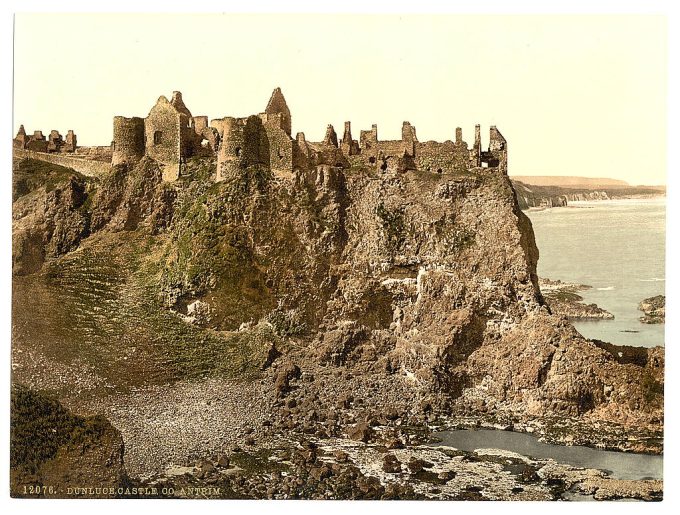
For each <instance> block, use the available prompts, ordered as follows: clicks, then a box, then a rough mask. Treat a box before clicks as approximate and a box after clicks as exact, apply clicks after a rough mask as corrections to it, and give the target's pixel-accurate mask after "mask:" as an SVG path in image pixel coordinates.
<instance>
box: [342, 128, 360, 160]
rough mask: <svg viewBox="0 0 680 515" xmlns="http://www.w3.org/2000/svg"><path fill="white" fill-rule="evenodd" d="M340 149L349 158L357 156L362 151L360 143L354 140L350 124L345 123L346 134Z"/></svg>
mask: <svg viewBox="0 0 680 515" xmlns="http://www.w3.org/2000/svg"><path fill="white" fill-rule="evenodd" d="M340 148H341V150H342V152H343V154H345V155H347V156H355V155H357V154H359V152H360V151H361V150H360V149H359V143H358V142H357V141H356V140H353V139H352V124H351V123H350V122H345V132H344V133H343V135H342V145H340Z"/></svg>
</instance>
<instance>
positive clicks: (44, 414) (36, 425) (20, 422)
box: [10, 385, 110, 473]
mask: <svg viewBox="0 0 680 515" xmlns="http://www.w3.org/2000/svg"><path fill="white" fill-rule="evenodd" d="M10 406H11V407H10V467H12V468H17V467H22V468H24V469H25V470H27V471H28V472H29V473H35V472H36V470H37V469H38V468H39V466H40V465H41V464H42V463H44V462H46V461H48V460H49V459H51V458H53V457H54V456H55V455H56V454H57V451H58V450H59V448H60V447H61V446H63V445H88V444H91V443H93V442H96V441H97V440H98V439H99V438H100V437H101V436H102V434H103V433H104V432H105V431H106V430H107V428H109V427H110V425H109V423H108V422H107V421H106V419H104V418H103V417H99V416H97V417H90V418H83V417H79V416H76V415H73V414H72V413H70V412H69V411H67V410H66V409H65V408H64V407H62V406H61V404H59V402H57V401H56V400H54V399H51V398H49V397H46V396H43V395H41V394H38V393H36V392H34V391H32V390H30V389H28V388H26V387H24V386H21V385H12V389H11V404H10Z"/></svg>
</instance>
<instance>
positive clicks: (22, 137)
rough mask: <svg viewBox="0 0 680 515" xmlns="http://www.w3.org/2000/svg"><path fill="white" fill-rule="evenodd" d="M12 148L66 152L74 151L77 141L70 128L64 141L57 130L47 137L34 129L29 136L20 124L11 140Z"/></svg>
mask: <svg viewBox="0 0 680 515" xmlns="http://www.w3.org/2000/svg"><path fill="white" fill-rule="evenodd" d="M12 146H13V147H14V148H19V149H26V150H31V151H33V152H68V153H72V152H75V151H76V148H77V146H78V142H77V139H76V135H75V133H74V132H73V131H72V130H69V131H68V134H67V135H66V141H64V138H63V137H62V135H61V134H59V131H57V130H52V131H50V134H49V136H48V137H47V138H45V136H44V135H43V133H42V131H35V132H34V133H33V134H32V135H31V136H28V135H27V134H26V129H24V126H23V125H21V126H20V127H19V131H18V132H17V135H16V136H15V138H14V140H13V141H12Z"/></svg>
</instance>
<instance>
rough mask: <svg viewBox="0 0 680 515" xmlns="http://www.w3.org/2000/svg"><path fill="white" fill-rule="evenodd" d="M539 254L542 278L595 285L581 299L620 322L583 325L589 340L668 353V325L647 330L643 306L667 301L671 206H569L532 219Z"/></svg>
mask: <svg viewBox="0 0 680 515" xmlns="http://www.w3.org/2000/svg"><path fill="white" fill-rule="evenodd" d="M526 213H527V215H528V216H529V218H530V219H531V222H532V225H533V227H534V233H535V235H536V244H537V246H538V249H539V253H540V258H539V261H538V275H539V277H544V278H549V279H560V280H562V281H565V282H570V283H578V284H587V285H590V286H592V289H589V290H584V291H581V292H579V295H581V296H582V297H583V300H584V302H586V303H588V304H590V303H595V304H597V305H598V306H600V307H601V308H603V309H606V310H607V311H609V312H611V313H612V314H613V315H614V317H615V318H614V320H597V321H583V322H575V323H574V326H575V327H576V329H577V330H578V331H579V332H580V333H581V334H582V335H583V336H585V337H586V338H596V339H598V340H604V341H607V342H610V343H614V344H617V345H635V346H642V347H653V346H656V345H664V324H653V325H650V324H643V323H641V322H640V320H639V318H640V316H642V312H641V311H639V310H638V304H639V303H640V301H641V300H643V299H645V298H647V297H652V296H654V295H664V294H665V277H666V274H665V233H666V231H665V229H666V198H665V197H657V198H650V199H623V200H601V201H588V202H569V205H568V206H567V207H559V208H551V209H544V210H529V211H527V212H526Z"/></svg>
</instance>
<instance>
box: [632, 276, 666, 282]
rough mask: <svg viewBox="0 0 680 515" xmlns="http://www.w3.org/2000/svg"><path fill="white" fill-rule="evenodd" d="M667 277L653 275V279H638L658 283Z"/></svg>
mask: <svg viewBox="0 0 680 515" xmlns="http://www.w3.org/2000/svg"><path fill="white" fill-rule="evenodd" d="M665 280H666V278H665V277H652V278H651V279H638V281H640V282H643V283H657V282H661V281H665Z"/></svg>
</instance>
